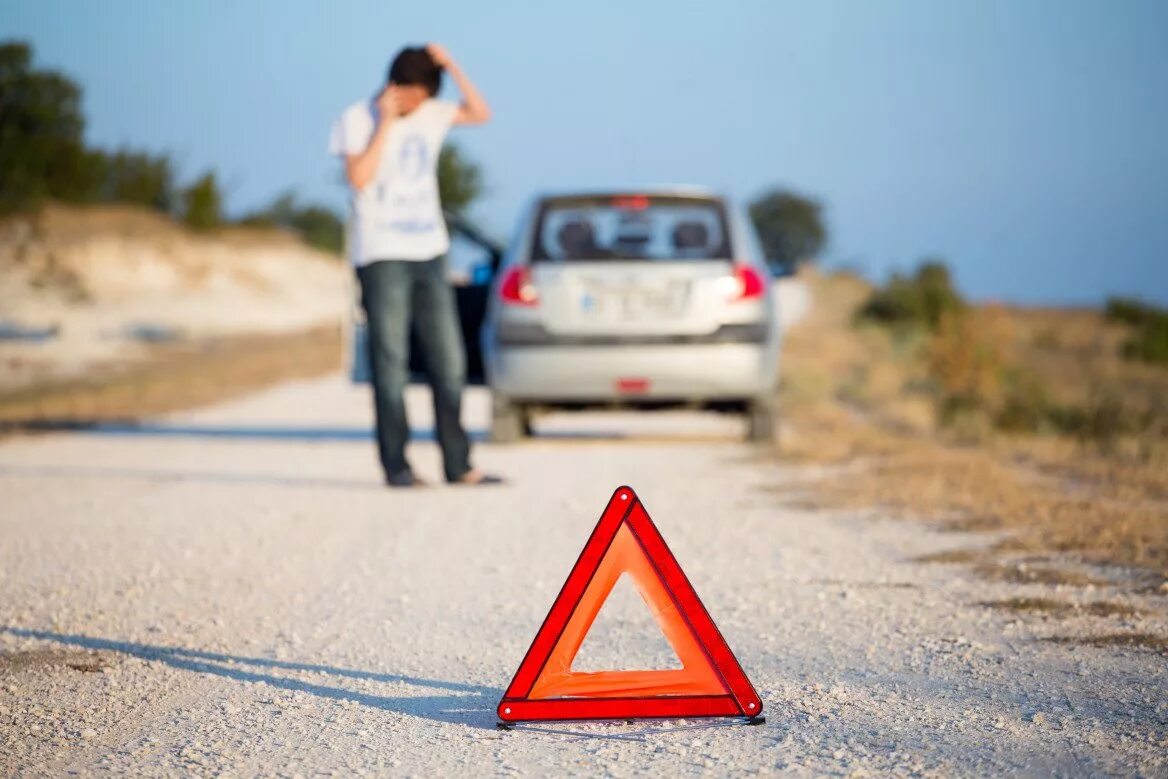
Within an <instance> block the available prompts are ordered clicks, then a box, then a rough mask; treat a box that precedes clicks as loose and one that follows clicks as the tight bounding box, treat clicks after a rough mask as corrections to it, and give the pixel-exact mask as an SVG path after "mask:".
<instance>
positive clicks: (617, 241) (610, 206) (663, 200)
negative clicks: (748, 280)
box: [531, 194, 731, 262]
mask: <svg viewBox="0 0 1168 779" xmlns="http://www.w3.org/2000/svg"><path fill="white" fill-rule="evenodd" d="M730 256H731V253H730V235H729V231H728V230H727V229H726V214H725V209H724V208H723V206H722V203H721V202H720V201H718V200H713V199H709V198H697V197H683V196H662V195H637V194H627V195H603V196H588V197H562V198H553V199H549V200H546V201H544V203H543V205H542V207H541V208H540V211H539V216H538V218H537V219H536V227H535V242H534V246H533V248H532V253H531V258H532V260H533V261H552V262H558V261H573V260H712V259H728V258H729V257H730Z"/></svg>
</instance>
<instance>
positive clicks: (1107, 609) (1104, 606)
mask: <svg viewBox="0 0 1168 779" xmlns="http://www.w3.org/2000/svg"><path fill="white" fill-rule="evenodd" d="M978 605H979V606H985V607H986V608H990V609H1001V610H1005V611H1027V612H1040V613H1043V614H1055V615H1059V616H1070V615H1075V614H1087V615H1090V616H1092V617H1134V616H1137V615H1139V614H1142V613H1143V612H1141V611H1140V610H1139V609H1137V608H1135V607H1134V606H1129V605H1127V604H1126V603H1115V602H1113V601H1095V602H1093V603H1067V602H1066V601H1061V600H1054V599H1053V598H1006V599H1005V600H990V601H982V602H981V603H979V604H978Z"/></svg>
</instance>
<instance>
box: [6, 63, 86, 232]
mask: <svg viewBox="0 0 1168 779" xmlns="http://www.w3.org/2000/svg"><path fill="white" fill-rule="evenodd" d="M84 131H85V119H84V117H83V116H82V113H81V89H80V88H79V87H78V86H77V85H76V84H75V83H74V82H73V81H72V80H70V79H69V78H67V77H66V76H64V75H62V74H60V73H57V72H55V71H51V70H37V69H35V68H33V67H32V48H31V47H30V46H29V45H28V44H27V43H24V42H20V41H10V42H6V43H3V44H0V212H11V211H14V210H19V209H25V208H30V207H34V206H36V205H37V204H38V203H39V202H40V201H41V200H43V199H44V198H46V197H54V198H61V199H64V200H89V199H92V198H94V197H96V196H97V194H98V191H99V188H100V184H101V178H102V174H103V161H102V158H101V155H100V154H95V153H94V152H91V151H89V150H87V149H86V148H85V145H84V143H83V141H82V135H83V133H84Z"/></svg>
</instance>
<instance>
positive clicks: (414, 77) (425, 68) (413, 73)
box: [388, 46, 442, 97]
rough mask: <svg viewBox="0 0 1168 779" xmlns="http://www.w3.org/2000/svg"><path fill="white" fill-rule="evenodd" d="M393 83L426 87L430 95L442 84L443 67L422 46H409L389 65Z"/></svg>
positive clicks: (432, 95) (436, 92)
mask: <svg viewBox="0 0 1168 779" xmlns="http://www.w3.org/2000/svg"><path fill="white" fill-rule="evenodd" d="M388 81H389V82H390V83H391V84H400V85H401V86H420V87H425V88H426V91H427V92H429V93H430V97H434V95H436V94H438V88H439V87H441V86H442V68H440V67H438V65H436V64H435V63H434V60H433V58H431V57H430V52H428V51H426V50H425V49H423V48H422V47H420V46H409V47H407V48H404V49H402V50H401V51H400V52H398V55H397V56H396V57H394V58H393V62H391V63H390V65H389V78H388Z"/></svg>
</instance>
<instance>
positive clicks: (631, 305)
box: [580, 282, 686, 322]
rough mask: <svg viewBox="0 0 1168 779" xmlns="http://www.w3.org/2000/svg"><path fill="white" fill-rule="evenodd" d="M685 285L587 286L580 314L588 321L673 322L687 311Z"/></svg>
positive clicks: (581, 299)
mask: <svg viewBox="0 0 1168 779" xmlns="http://www.w3.org/2000/svg"><path fill="white" fill-rule="evenodd" d="M685 293H686V284H685V283H684V282H670V283H668V284H662V285H658V286H652V287H649V286H629V287H613V286H607V285H603V286H602V285H588V286H587V287H585V289H584V291H583V293H582V294H581V295H580V311H581V313H583V314H584V315H585V316H586V317H587V318H589V319H595V320H601V321H618V322H643V321H651V320H655V319H673V318H676V317H678V316H680V315H681V313H682V311H683V310H684V307H685Z"/></svg>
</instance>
